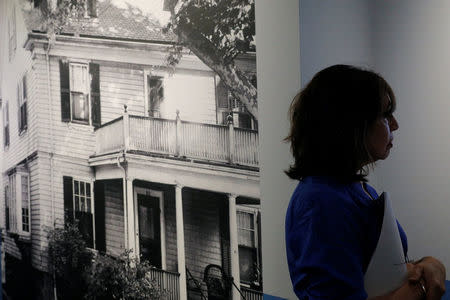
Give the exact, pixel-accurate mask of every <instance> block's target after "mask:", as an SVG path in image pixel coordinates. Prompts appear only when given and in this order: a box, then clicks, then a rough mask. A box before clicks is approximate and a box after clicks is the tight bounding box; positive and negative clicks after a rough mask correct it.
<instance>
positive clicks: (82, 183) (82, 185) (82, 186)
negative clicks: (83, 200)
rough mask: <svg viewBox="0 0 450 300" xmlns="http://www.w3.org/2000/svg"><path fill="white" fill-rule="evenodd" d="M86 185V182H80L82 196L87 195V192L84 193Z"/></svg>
mask: <svg viewBox="0 0 450 300" xmlns="http://www.w3.org/2000/svg"><path fill="white" fill-rule="evenodd" d="M84 186H85V183H84V182H80V195H81V196H84V195H85V193H84Z"/></svg>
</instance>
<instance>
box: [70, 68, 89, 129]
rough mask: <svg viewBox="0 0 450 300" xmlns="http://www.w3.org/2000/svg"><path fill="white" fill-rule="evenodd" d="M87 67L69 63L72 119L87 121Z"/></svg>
mask: <svg viewBox="0 0 450 300" xmlns="http://www.w3.org/2000/svg"><path fill="white" fill-rule="evenodd" d="M87 69H88V67H87V65H83V64H73V63H71V64H70V96H71V97H70V98H71V99H70V100H71V118H72V121H78V122H83V123H89V87H88V70H87Z"/></svg>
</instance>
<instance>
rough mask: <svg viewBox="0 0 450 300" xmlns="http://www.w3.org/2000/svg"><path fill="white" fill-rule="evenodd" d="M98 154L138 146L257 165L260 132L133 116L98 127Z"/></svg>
mask: <svg viewBox="0 0 450 300" xmlns="http://www.w3.org/2000/svg"><path fill="white" fill-rule="evenodd" d="M96 138H97V148H96V155H101V154H106V153H111V152H115V151H120V150H125V151H129V150H136V151H142V152H148V153H158V154H164V155H170V156H174V157H186V158H192V159H198V160H206V161H212V162H223V163H231V164H236V165H244V166H253V167H257V166H258V164H259V158H258V142H259V141H258V132H257V131H255V130H249V129H243V128H235V127H234V126H233V124H232V123H231V122H230V124H228V125H213V124H202V123H195V122H187V121H182V120H181V119H180V117H179V115H178V113H177V117H176V119H175V120H168V119H161V118H150V117H141V116H132V115H128V114H127V113H125V114H124V115H123V117H120V118H117V119H115V120H113V121H111V122H108V123H106V124H103V125H102V126H101V127H100V128H98V129H97V130H96Z"/></svg>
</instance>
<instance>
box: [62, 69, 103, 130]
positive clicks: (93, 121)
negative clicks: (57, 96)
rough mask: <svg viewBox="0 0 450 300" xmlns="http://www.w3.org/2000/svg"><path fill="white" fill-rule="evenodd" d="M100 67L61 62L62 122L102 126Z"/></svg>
mask: <svg viewBox="0 0 450 300" xmlns="http://www.w3.org/2000/svg"><path fill="white" fill-rule="evenodd" d="M99 70H100V69H99V65H98V64H94V63H89V64H87V63H79V62H64V61H62V60H60V61H59V72H60V89H61V120H62V121H63V122H73V123H79V124H86V125H93V126H95V127H98V126H100V125H101V124H100V123H101V122H100V121H101V116H100V82H99V76H100V72H99Z"/></svg>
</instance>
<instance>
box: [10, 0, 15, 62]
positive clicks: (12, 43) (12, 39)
mask: <svg viewBox="0 0 450 300" xmlns="http://www.w3.org/2000/svg"><path fill="white" fill-rule="evenodd" d="M8 38H9V49H8V50H9V61H11V60H12V59H13V58H14V54H15V51H16V48H17V37H16V7H15V6H13V8H12V12H11V14H10V17H9V18H8Z"/></svg>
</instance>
